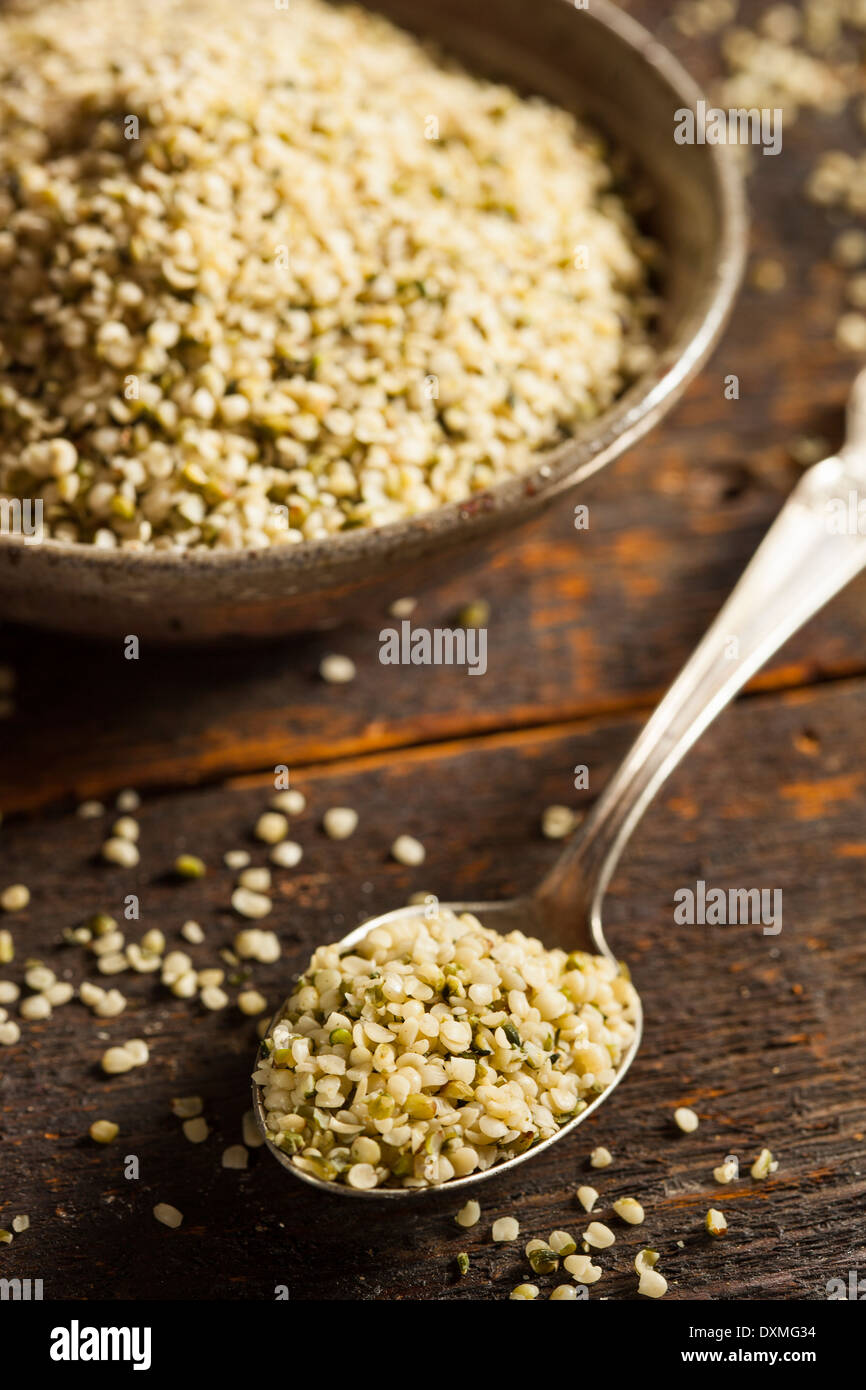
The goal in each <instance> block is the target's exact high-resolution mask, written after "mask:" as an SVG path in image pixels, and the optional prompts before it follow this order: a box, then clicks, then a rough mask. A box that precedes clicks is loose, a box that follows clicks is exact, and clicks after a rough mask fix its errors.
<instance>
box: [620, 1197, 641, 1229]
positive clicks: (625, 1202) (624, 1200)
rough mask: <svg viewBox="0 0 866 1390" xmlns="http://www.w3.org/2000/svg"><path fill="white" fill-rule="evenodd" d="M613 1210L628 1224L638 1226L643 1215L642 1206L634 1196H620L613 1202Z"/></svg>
mask: <svg viewBox="0 0 866 1390" xmlns="http://www.w3.org/2000/svg"><path fill="white" fill-rule="evenodd" d="M613 1210H614V1211H615V1212H616V1214H617V1216H618V1217H620V1218H621V1220H623V1221H626V1222H628V1224H629V1226H640V1225H641V1223H642V1222H643V1220H644V1217H645V1213H644V1209H643V1207H642V1206H641V1204H640V1202H638V1201H637V1200H636V1199H635V1198H634V1197H620V1199H619V1201H617V1202H614V1204H613Z"/></svg>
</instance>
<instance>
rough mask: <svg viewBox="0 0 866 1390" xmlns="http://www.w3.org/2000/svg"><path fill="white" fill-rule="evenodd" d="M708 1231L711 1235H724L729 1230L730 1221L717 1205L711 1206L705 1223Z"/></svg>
mask: <svg viewBox="0 0 866 1390" xmlns="http://www.w3.org/2000/svg"><path fill="white" fill-rule="evenodd" d="M704 1224H705V1225H706V1228H707V1231H708V1232H709V1234H710V1235H711V1236H724V1235H727V1232H728V1223H727V1221H726V1220H725V1217H724V1215H723V1213H722V1212H720V1211H717V1210H716V1208H715V1207H710V1209H709V1211H708V1212H707V1215H706V1220H705V1223H704Z"/></svg>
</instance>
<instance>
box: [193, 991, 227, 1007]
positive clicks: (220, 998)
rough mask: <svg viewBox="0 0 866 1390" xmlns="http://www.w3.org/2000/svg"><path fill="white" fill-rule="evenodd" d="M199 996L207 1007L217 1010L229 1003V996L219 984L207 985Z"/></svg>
mask: <svg viewBox="0 0 866 1390" xmlns="http://www.w3.org/2000/svg"><path fill="white" fill-rule="evenodd" d="M199 998H200V999H201V1002H202V1004H203V1005H204V1007H205V1008H206V1009H211V1010H213V1011H216V1010H218V1009H224V1008H226V1006H227V1005H228V1002H229V997H228V995H227V994H226V992H225V990H224V989H220V987H219V985H205V987H204V989H203V990H202V992H201V994H200V996H199Z"/></svg>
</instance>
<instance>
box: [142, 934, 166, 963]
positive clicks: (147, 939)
mask: <svg viewBox="0 0 866 1390" xmlns="http://www.w3.org/2000/svg"><path fill="white" fill-rule="evenodd" d="M141 948H142V950H143V951H147V952H148V953H149V954H150V955H154V956H161V955H162V953H163V951H164V950H165V936H164V935H163V933H162V932H161V931H160V930H159V927H151V929H150V931H146V932H145V933H144V936H143V937H142V938H141Z"/></svg>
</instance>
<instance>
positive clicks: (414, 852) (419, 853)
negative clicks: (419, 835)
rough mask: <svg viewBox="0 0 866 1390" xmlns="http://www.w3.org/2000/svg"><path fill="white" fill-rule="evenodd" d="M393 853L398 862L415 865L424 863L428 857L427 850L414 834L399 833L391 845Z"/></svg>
mask: <svg viewBox="0 0 866 1390" xmlns="http://www.w3.org/2000/svg"><path fill="white" fill-rule="evenodd" d="M391 854H392V856H393V858H394V859H396V860H397V863H398V864H407V865H410V866H411V867H414V866H415V865H417V864H423V863H424V860H425V859H426V858H427V851H426V849H425V848H424V846H423V845H422V844H421V841H420V840H416V839H415V838H414V837H413V836H412V835H398V836H397V838H396V840H395V841H394V843H393V845H392V846H391Z"/></svg>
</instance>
